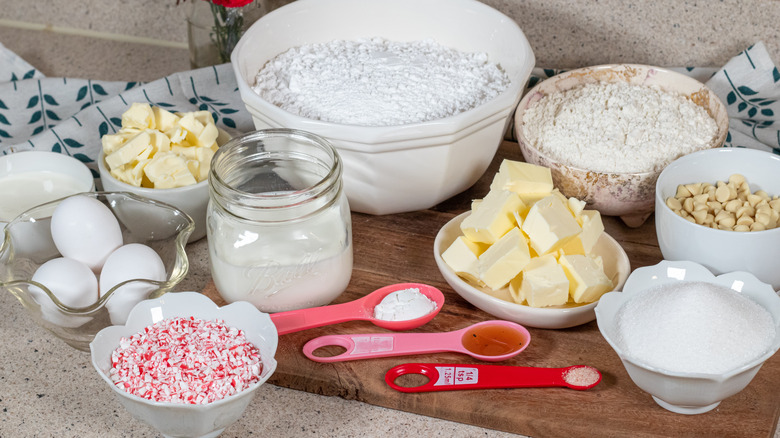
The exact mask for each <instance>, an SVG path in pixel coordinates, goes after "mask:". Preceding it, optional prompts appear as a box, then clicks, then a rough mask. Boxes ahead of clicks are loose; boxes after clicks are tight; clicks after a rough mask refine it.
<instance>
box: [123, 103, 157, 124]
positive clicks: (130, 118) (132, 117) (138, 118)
mask: <svg viewBox="0 0 780 438" xmlns="http://www.w3.org/2000/svg"><path fill="white" fill-rule="evenodd" d="M154 125H155V119H154V112H153V111H152V107H151V105H149V104H148V103H140V102H134V103H133V104H131V105H130V108H128V109H127V111H125V112H124V113H123V114H122V127H123V128H137V129H154Z"/></svg>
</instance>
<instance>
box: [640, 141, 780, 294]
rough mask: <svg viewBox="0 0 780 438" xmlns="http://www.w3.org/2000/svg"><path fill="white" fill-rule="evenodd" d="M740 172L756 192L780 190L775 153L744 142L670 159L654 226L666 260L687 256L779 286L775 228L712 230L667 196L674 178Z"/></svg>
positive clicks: (707, 178) (696, 179) (778, 231)
mask: <svg viewBox="0 0 780 438" xmlns="http://www.w3.org/2000/svg"><path fill="white" fill-rule="evenodd" d="M734 173H741V174H742V175H744V176H745V177H746V178H747V181H748V183H750V189H751V191H752V192H755V191H756V190H758V189H761V190H764V191H766V192H767V193H769V194H770V195H780V157H778V156H777V155H774V154H772V153H769V152H763V151H758V150H754V149H744V148H717V149H711V150H706V151H700V152H695V153H693V154H689V155H686V156H684V157H681V158H679V159H677V160H676V161H674V162H673V163H672V164H670V165H669V166H667V167H666V169H664V170H663V172H661V175H660V176H659V177H658V182H657V184H656V194H655V230H656V234H657V236H658V245H659V246H660V247H661V253H662V254H663V256H664V259H667V260H690V261H694V262H696V263H699V264H702V265H704V266H706V267H707V268H708V269H710V270H711V271H713V272H714V273H716V274H722V273H724V272H731V271H746V272H750V273H752V274H753V275H755V276H756V277H758V279H759V280H761V281H763V282H765V283H769V284H771V285H772V287H773V288H775V289H776V290H777V289H780V228H775V229H771V230H765V231H751V232H736V231H726V230H715V229H712V228H707V227H705V226H702V225H697V224H694V223H692V222H688V221H687V220H685V219H683V218H682V217H680V216H678V215H677V214H675V213H674V212H673V211H672V210H671V209H670V208H669V207H668V206H667V205H666V198H668V197H670V196H674V195H675V193H676V192H677V186H678V185H679V184H688V183H700V182H709V183H711V184H714V183H715V182H716V181H719V180H720V181H728V178H729V176H730V175H731V174H734Z"/></svg>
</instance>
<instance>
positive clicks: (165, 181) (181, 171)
mask: <svg viewBox="0 0 780 438" xmlns="http://www.w3.org/2000/svg"><path fill="white" fill-rule="evenodd" d="M144 173H145V174H146V176H147V178H149V180H150V181H151V182H152V183H153V184H154V188H156V189H170V188H175V187H182V186H187V185H192V184H195V183H197V181H196V180H195V177H194V176H193V175H192V173H190V171H189V169H188V168H187V162H186V161H185V160H184V158H182V157H181V156H179V155H176V154H175V153H173V152H164V153H159V154H156V155H155V156H154V158H152V159H151V160H150V161H149V163H147V164H146V168H145V169H144Z"/></svg>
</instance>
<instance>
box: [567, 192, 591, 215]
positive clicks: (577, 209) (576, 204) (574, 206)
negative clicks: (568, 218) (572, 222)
mask: <svg viewBox="0 0 780 438" xmlns="http://www.w3.org/2000/svg"><path fill="white" fill-rule="evenodd" d="M566 204H567V205H566V206H567V207H569V211H571V214H572V216H574V217H575V218H576V217H579V216H580V215H581V214H582V212H583V211H584V210H585V205H587V203H586V202H585V201H581V200H579V199H577V198H574V197H571V198H569V199H568V200H567V201H566Z"/></svg>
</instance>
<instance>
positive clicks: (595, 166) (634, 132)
mask: <svg viewBox="0 0 780 438" xmlns="http://www.w3.org/2000/svg"><path fill="white" fill-rule="evenodd" d="M523 134H524V135H525V137H526V138H527V139H528V141H529V142H530V143H531V145H533V147H534V148H536V149H538V150H539V151H541V152H542V153H544V154H546V155H548V156H549V157H551V158H553V159H555V160H556V161H559V162H561V163H563V164H566V165H569V166H573V167H577V168H580V169H586V170H593V171H597V172H615V173H624V172H652V171H660V170H661V169H662V168H663V167H664V166H666V165H667V164H669V163H670V162H672V161H674V160H675V159H676V158H678V157H680V156H682V155H685V154H689V153H691V152H695V151H697V150H700V149H703V148H705V147H706V146H707V145H708V144H709V143H710V142H711V141H712V139H713V138H714V137H715V135H716V134H717V125H716V123H715V121H714V120H713V119H712V117H710V115H709V114H707V111H705V110H704V108H702V107H700V106H698V105H696V104H694V103H693V102H691V101H690V100H689V99H687V98H685V97H684V96H682V95H679V94H676V93H671V92H665V91H663V90H661V89H660V88H658V87H651V86H643V85H633V84H628V83H625V82H616V83H593V84H586V85H583V86H580V87H577V88H573V89H570V90H565V91H561V92H557V93H552V94H548V95H546V96H544V97H542V98H541V99H540V100H539V102H537V104H536V105H534V106H533V107H530V108H528V109H527V110H526V111H525V113H524V115H523Z"/></svg>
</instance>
